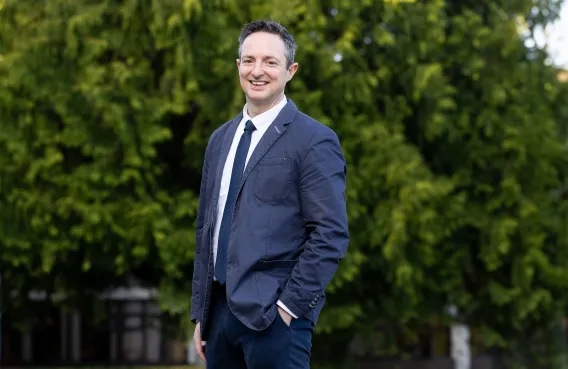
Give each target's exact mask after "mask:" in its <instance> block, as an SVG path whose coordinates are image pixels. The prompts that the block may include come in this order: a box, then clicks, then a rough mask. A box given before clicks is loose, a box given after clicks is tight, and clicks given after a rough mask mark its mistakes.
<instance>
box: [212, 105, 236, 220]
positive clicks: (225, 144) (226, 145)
mask: <svg viewBox="0 0 568 369" xmlns="http://www.w3.org/2000/svg"><path fill="white" fill-rule="evenodd" d="M242 119H243V112H242V111H241V113H240V114H239V115H237V116H236V117H235V118H234V119H233V120H232V121H231V124H230V125H229V129H227V132H225V136H224V137H223V141H222V143H221V153H220V154H219V161H218V162H217V170H216V175H215V187H214V191H213V198H212V200H213V201H212V204H211V205H213V206H211V210H210V211H211V212H210V216H211V217H210V218H209V219H212V220H214V221H216V219H217V205H218V202H219V201H218V200H219V191H220V189H221V180H222V178H223V169H224V168H225V162H226V161H227V156H228V155H229V150H230V149H231V144H232V143H233V137H235V132H237V128H238V126H239V123H240V122H241V120H242ZM212 223H214V222H212ZM212 227H213V224H212Z"/></svg>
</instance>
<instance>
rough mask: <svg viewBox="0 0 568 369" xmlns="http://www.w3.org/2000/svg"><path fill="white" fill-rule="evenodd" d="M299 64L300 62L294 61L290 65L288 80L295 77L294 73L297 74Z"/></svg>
mask: <svg viewBox="0 0 568 369" xmlns="http://www.w3.org/2000/svg"><path fill="white" fill-rule="evenodd" d="M298 66H299V65H298V63H294V64H292V65H291V66H290V67H288V81H289V80H291V79H292V78H293V77H294V74H296V71H297V70H298Z"/></svg>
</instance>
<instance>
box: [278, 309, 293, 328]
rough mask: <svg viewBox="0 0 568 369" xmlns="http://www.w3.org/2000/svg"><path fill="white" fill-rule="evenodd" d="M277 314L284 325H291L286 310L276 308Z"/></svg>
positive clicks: (290, 319) (290, 318)
mask: <svg viewBox="0 0 568 369" xmlns="http://www.w3.org/2000/svg"><path fill="white" fill-rule="evenodd" d="M278 314H280V317H281V318H282V320H283V321H284V323H286V325H287V326H288V327H289V326H290V323H292V315H290V314H288V313H287V312H286V310H284V309H282V308H281V307H280V306H278Z"/></svg>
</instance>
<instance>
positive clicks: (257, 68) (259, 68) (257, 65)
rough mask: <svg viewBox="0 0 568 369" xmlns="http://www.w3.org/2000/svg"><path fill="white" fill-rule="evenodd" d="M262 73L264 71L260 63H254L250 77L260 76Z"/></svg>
mask: <svg viewBox="0 0 568 369" xmlns="http://www.w3.org/2000/svg"><path fill="white" fill-rule="evenodd" d="M263 73H264V69H263V67H262V61H259V62H256V63H254V67H253V68H252V75H253V76H255V77H256V76H261V75H262V74H263Z"/></svg>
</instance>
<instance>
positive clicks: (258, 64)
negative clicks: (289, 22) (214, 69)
mask: <svg viewBox="0 0 568 369" xmlns="http://www.w3.org/2000/svg"><path fill="white" fill-rule="evenodd" d="M286 64H287V60H286V54H285V46H284V42H283V41H282V39H281V38H280V36H278V35H274V34H271V33H265V32H256V33H253V34H251V35H250V36H248V37H247V38H246V39H245V41H244V42H243V44H242V47H241V58H240V59H237V66H238V69H239V78H240V82H241V87H242V88H243V91H244V92H245V95H246V96H247V101H248V102H250V103H252V104H253V105H256V106H272V105H274V104H275V103H277V102H278V101H279V100H280V98H281V97H282V94H283V93H284V87H286V83H287V82H288V81H289V80H290V79H292V77H293V76H294V73H296V70H297V69H298V64H297V63H294V64H292V65H291V66H290V67H287V66H286Z"/></svg>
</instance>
